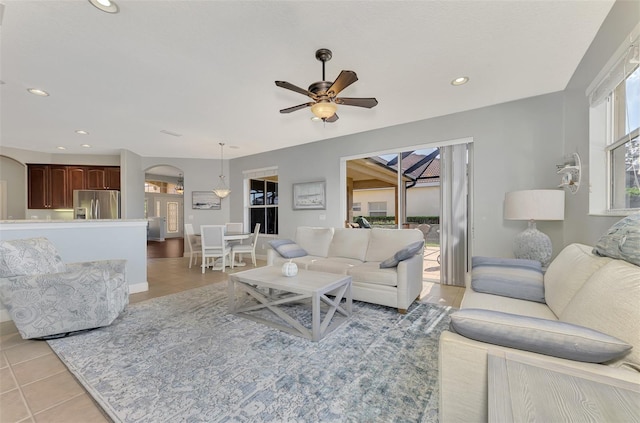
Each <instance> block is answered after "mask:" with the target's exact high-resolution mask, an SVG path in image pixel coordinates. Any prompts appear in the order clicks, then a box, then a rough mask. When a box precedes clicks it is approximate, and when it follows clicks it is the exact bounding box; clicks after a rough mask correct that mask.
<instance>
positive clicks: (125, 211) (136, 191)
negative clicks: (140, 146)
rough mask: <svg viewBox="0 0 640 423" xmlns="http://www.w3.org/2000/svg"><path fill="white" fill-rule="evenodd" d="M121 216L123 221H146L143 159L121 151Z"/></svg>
mask: <svg viewBox="0 0 640 423" xmlns="http://www.w3.org/2000/svg"><path fill="white" fill-rule="evenodd" d="M120 180H121V181H122V182H123V183H122V186H121V187H120V199H121V204H120V207H121V214H122V218H123V219H144V171H143V170H142V157H141V156H139V155H137V154H135V153H133V152H131V151H129V150H121V151H120Z"/></svg>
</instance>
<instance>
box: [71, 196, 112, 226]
mask: <svg viewBox="0 0 640 423" xmlns="http://www.w3.org/2000/svg"><path fill="white" fill-rule="evenodd" d="M73 218H74V219H120V191H115V190H87V189H76V190H74V191H73Z"/></svg>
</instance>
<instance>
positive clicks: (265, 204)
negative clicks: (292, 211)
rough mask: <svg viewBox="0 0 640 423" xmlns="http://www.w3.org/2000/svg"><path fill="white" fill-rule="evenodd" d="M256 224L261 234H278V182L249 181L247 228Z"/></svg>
mask: <svg viewBox="0 0 640 423" xmlns="http://www.w3.org/2000/svg"><path fill="white" fill-rule="evenodd" d="M256 223H260V233H261V234H277V233H278V182H276V181H270V180H265V179H249V225H250V226H249V227H250V228H251V229H252V230H253V228H254V227H255V225H256Z"/></svg>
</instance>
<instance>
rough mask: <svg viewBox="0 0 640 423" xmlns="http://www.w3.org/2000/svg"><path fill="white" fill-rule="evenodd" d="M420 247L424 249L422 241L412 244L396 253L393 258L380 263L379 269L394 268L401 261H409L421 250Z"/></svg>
mask: <svg viewBox="0 0 640 423" xmlns="http://www.w3.org/2000/svg"><path fill="white" fill-rule="evenodd" d="M422 247H424V240H421V241H416V242H412V243H411V244H409V245H407V246H406V247H404V248H402V249H400V250H398V251H396V252H395V254H394V255H393V256H391V257H389V258H388V259H386V260H384V261H383V262H381V263H380V266H379V267H380V268H381V269H385V268H390V267H396V266H398V263H400V262H401V261H403V260H407V259H410V258H411V257H413V256H415V255H416V254H418V252H419V251H421V250H422Z"/></svg>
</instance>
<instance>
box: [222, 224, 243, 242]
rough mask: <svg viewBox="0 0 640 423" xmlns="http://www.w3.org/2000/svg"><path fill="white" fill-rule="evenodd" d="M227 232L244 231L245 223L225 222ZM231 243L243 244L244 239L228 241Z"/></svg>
mask: <svg viewBox="0 0 640 423" xmlns="http://www.w3.org/2000/svg"><path fill="white" fill-rule="evenodd" d="M225 226H226V229H227V233H238V234H239V233H242V232H243V231H244V224H243V223H242V222H228V223H225ZM228 242H229V245H231V246H234V245H239V244H242V240H238V241H228Z"/></svg>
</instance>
